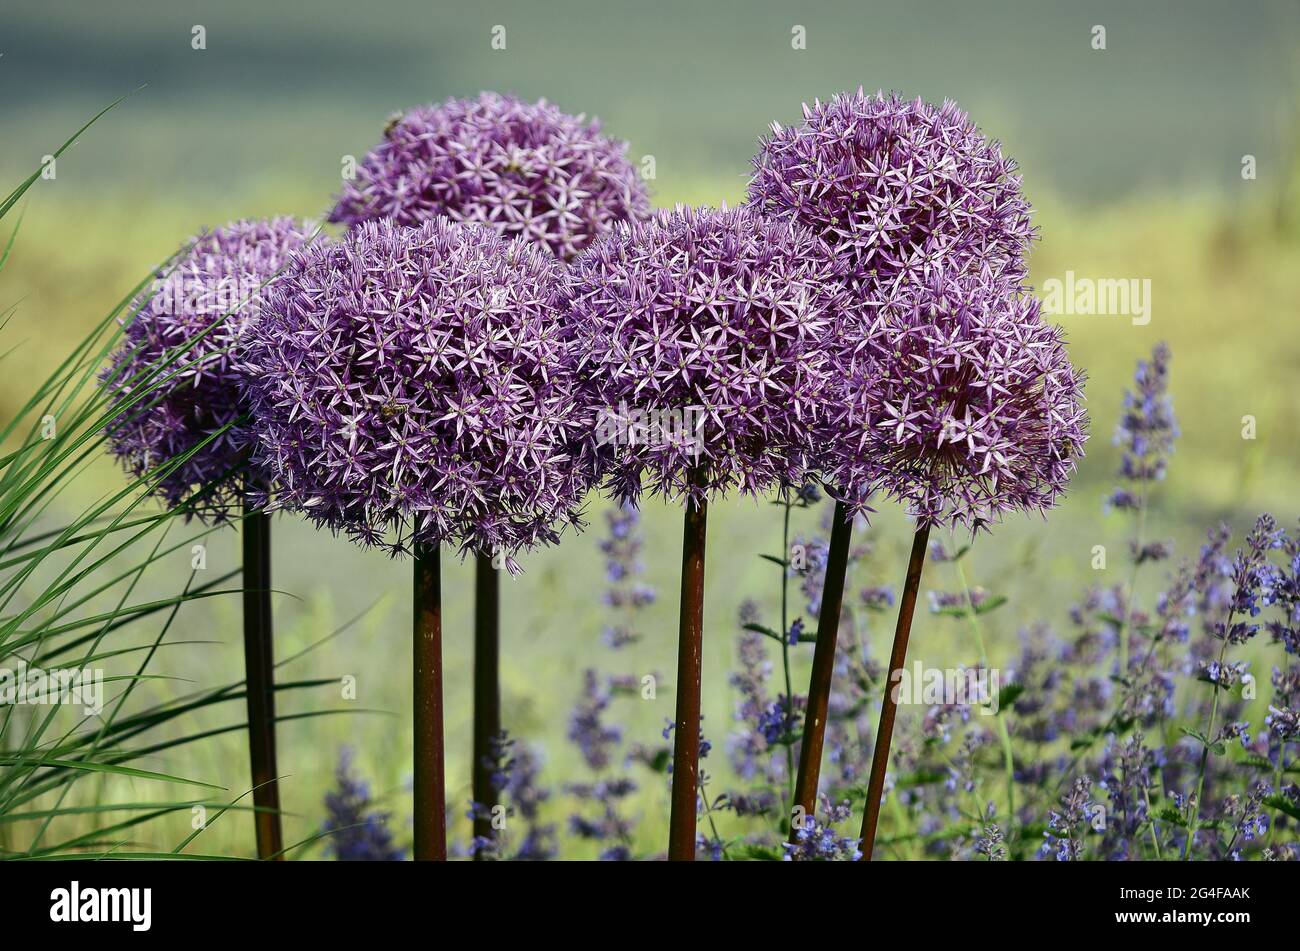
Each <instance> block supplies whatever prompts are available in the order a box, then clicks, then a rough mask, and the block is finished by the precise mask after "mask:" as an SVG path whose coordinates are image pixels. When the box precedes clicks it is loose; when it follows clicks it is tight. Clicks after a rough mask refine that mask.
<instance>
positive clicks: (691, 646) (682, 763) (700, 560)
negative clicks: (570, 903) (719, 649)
mask: <svg viewBox="0 0 1300 951" xmlns="http://www.w3.org/2000/svg"><path fill="white" fill-rule="evenodd" d="M707 519H708V503H707V502H705V501H703V500H701V501H699V502H692V501H687V503H686V516H685V519H684V523H683V531H682V600H681V617H680V630H679V635H678V643H677V712H676V721H675V723H676V726H675V728H674V731H673V790H672V812H671V816H670V819H669V825H668V858H669V860H670V861H674V862H692V861H694V860H695V802H696V797H697V792H696V789H697V786H698V784H699V772H700V669H701V658H700V654H701V651H702V649H703V642H704V636H703V635H704V536H705V526H706V523H707Z"/></svg>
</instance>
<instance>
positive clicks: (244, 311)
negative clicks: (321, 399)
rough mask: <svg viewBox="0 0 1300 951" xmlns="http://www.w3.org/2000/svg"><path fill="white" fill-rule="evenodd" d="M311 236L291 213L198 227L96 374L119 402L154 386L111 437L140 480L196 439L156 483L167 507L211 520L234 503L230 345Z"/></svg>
mask: <svg viewBox="0 0 1300 951" xmlns="http://www.w3.org/2000/svg"><path fill="white" fill-rule="evenodd" d="M316 234H317V228H316V226H315V225H314V224H311V223H303V222H298V221H295V220H293V219H292V218H274V219H271V220H269V221H258V220H250V221H236V222H233V223H231V224H228V225H226V226H224V227H222V228H217V229H215V230H213V231H209V232H203V233H201V234H199V235H197V236H196V237H195V238H193V239H192V240H191V241H190V242H189V243H188V245H187V247H186V250H185V252H184V253H183V254H182V255H181V257H180V258H179V259H178V260H176V261H175V262H174V265H173V266H171V267H170V268H169V269H167V270H160V271H159V272H158V274H157V276H156V277H155V279H154V281H153V283H152V285H151V286H150V287H149V289H148V290H147V291H146V292H145V293H144V294H143V295H142V297H141V299H140V301H139V302H138V303H137V305H136V308H135V309H136V313H135V316H134V317H133V318H132V319H131V320H130V321H129V322H128V323H127V324H126V328H125V330H124V332H123V343H122V347H121V349H120V350H119V351H118V352H117V354H116V355H115V356H114V357H113V360H112V362H111V363H110V365H109V367H108V368H107V369H106V370H105V372H104V374H103V376H102V380H103V383H104V385H105V386H106V387H108V388H109V390H110V391H111V392H112V393H113V395H114V397H115V398H117V399H119V400H126V399H130V398H132V397H134V396H136V395H137V393H139V392H140V391H141V390H148V388H149V387H151V386H153V387H156V388H155V389H152V390H149V391H148V392H146V393H143V394H141V395H140V400H139V402H137V403H135V404H133V405H132V406H130V407H129V408H127V409H125V411H124V414H123V415H122V416H121V417H120V418H118V419H116V420H114V421H113V422H112V423H111V424H110V425H109V427H108V429H107V435H108V439H109V444H110V446H111V448H112V451H113V453H114V455H116V456H117V457H118V459H119V460H120V461H121V462H122V465H123V466H124V467H125V468H126V469H127V471H128V472H130V473H131V474H132V475H134V476H137V477H138V476H143V475H145V474H146V473H148V472H151V471H153V470H155V469H157V468H158V467H159V466H161V465H166V464H167V463H169V462H171V461H172V460H175V459H176V458H177V457H179V456H181V455H183V454H185V453H187V452H190V451H192V450H195V449H196V448H197V447H199V446H202V448H201V449H198V451H196V452H194V454H193V455H191V456H190V457H189V458H188V459H186V460H185V461H184V462H183V463H181V464H180V465H178V466H176V467H175V468H174V469H172V470H171V471H170V472H168V474H167V475H166V476H165V477H164V478H163V479H161V480H160V481H159V483H158V486H157V492H158V494H159V495H160V496H161V497H162V498H164V499H165V500H166V501H167V503H168V504H169V505H172V506H175V505H179V504H181V503H183V502H186V501H189V502H190V503H191V504H192V505H193V510H194V512H195V514H197V515H199V516H200V517H202V518H209V519H214V520H220V519H222V518H225V517H227V516H228V515H229V513H230V512H231V510H232V509H237V508H238V507H239V504H240V497H241V493H242V488H241V485H240V479H239V478H238V475H239V472H240V470H241V469H242V467H243V463H244V461H245V449H246V445H247V441H248V435H247V428H246V427H245V426H244V425H243V423H242V422H241V418H242V417H243V416H244V415H245V412H246V407H245V405H244V403H243V400H242V398H241V396H240V392H239V386H238V379H239V370H238V367H237V362H238V357H237V355H236V353H235V348H236V346H237V345H238V344H239V343H240V341H241V339H242V338H243V336H244V335H245V333H246V331H247V329H248V328H249V327H250V326H251V325H252V324H253V323H255V322H256V321H257V319H258V314H259V312H260V310H261V306H262V302H263V300H264V297H265V291H266V284H267V282H269V281H270V280H271V279H272V278H274V277H275V276H276V275H277V274H278V273H279V272H280V271H281V269H282V268H284V267H286V265H288V263H289V261H290V258H291V257H292V255H293V253H294V252H295V251H298V250H300V249H302V248H304V247H306V246H307V245H308V244H309V243H310V242H311V241H312V240H313V238H314V237H315V235H316Z"/></svg>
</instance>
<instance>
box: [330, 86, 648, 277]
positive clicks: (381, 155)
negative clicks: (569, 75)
mask: <svg viewBox="0 0 1300 951" xmlns="http://www.w3.org/2000/svg"><path fill="white" fill-rule="evenodd" d="M626 152H627V145H626V143H624V142H620V141H617V140H615V139H610V138H608V137H606V136H604V135H602V134H601V132H600V125H599V123H596V122H591V123H589V122H587V121H586V119H585V118H584V117H582V116H571V115H567V114H565V113H563V112H561V111H560V110H559V109H557V108H556V107H555V106H553V105H551V104H550V103H548V102H546V101H545V100H542V101H540V102H537V103H534V104H530V103H526V102H521V101H520V100H518V99H515V98H513V97H511V96H502V95H499V94H497V93H492V92H485V93H483V94H481V95H480V96H479V97H478V98H477V99H449V100H448V101H446V102H444V103H443V104H442V105H438V106H421V107H419V108H416V109H412V110H410V111H409V112H407V113H405V114H404V115H402V116H401V117H400V118H398V119H396V120H395V121H394V122H392V123H391V124H390V125H389V127H388V128H387V130H386V131H385V132H384V140H383V141H382V142H381V143H379V145H377V146H376V147H375V148H374V149H373V150H372V151H371V152H370V154H369V155H367V156H366V157H365V159H364V161H363V162H362V163H361V165H360V167H359V168H358V169H357V177H356V180H355V181H351V182H348V183H347V184H346V186H345V187H344V189H343V193H342V195H340V196H339V200H338V204H337V205H336V206H335V208H334V210H333V212H332V213H331V214H330V221H333V222H343V223H346V224H348V225H355V224H359V223H360V222H363V221H373V220H377V219H379V218H393V219H395V220H396V221H397V222H398V223H399V224H404V225H418V224H419V223H421V222H422V221H425V220H428V219H430V218H434V217H437V216H439V215H445V216H446V217H448V218H451V219H453V220H455V221H471V222H479V223H482V224H485V225H489V226H491V227H492V228H495V229H496V230H497V231H499V232H500V233H501V234H503V235H505V236H507V237H512V238H514V237H518V238H523V239H525V240H527V241H530V242H532V243H535V244H538V245H541V246H543V247H546V248H548V249H549V250H550V251H551V253H552V254H554V255H555V256H556V257H558V258H560V259H561V260H565V261H568V260H571V259H572V258H573V257H575V256H576V255H577V254H578V253H579V252H581V251H582V250H584V249H585V248H586V247H587V246H588V245H590V244H591V243H592V242H593V241H594V240H595V239H596V238H598V237H599V236H601V235H602V234H604V233H606V232H607V231H609V230H610V229H611V228H612V227H613V226H614V225H615V224H617V223H618V222H621V221H632V220H637V219H640V218H644V217H645V216H646V215H647V214H648V212H649V208H650V202H649V199H648V198H647V196H646V189H645V185H644V183H643V182H642V181H641V178H640V176H639V175H638V174H637V172H636V170H635V169H634V168H633V166H632V164H631V163H630V162H629V161H628V159H627V155H626Z"/></svg>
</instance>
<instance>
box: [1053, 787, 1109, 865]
mask: <svg viewBox="0 0 1300 951" xmlns="http://www.w3.org/2000/svg"><path fill="white" fill-rule="evenodd" d="M1098 808H1099V807H1098V805H1097V803H1095V802H1093V801H1092V780H1090V779H1088V777H1086V776H1079V777H1077V778H1076V779H1075V780H1074V782H1073V783H1072V784H1071V786H1070V790H1069V792H1067V793H1066V794H1065V795H1064V796H1062V797H1061V808H1060V809H1054V810H1052V811H1051V812H1050V813H1049V814H1048V817H1047V831H1046V832H1044V833H1043V837H1044V839H1045V840H1046V841H1044V842H1043V845H1042V848H1041V849H1039V853H1038V854H1039V857H1040V858H1041V857H1046V856H1048V855H1051V856H1054V857H1055V858H1056V860H1057V861H1058V862H1076V861H1078V860H1080V859H1082V858H1083V838H1084V836H1086V835H1087V834H1088V829H1089V826H1090V825H1091V823H1092V821H1093V819H1094V818H1095V817H1096V816H1097V810H1098Z"/></svg>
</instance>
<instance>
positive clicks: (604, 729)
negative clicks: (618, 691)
mask: <svg viewBox="0 0 1300 951" xmlns="http://www.w3.org/2000/svg"><path fill="white" fill-rule="evenodd" d="M609 701H610V694H609V691H608V690H606V689H602V687H601V685H600V681H599V678H598V677H597V675H596V671H594V670H587V671H586V673H584V674H583V688H582V696H581V697H580V698H579V700H578V703H577V704H576V705H575V706H574V708H573V712H572V713H571V714H570V715H569V733H568V737H569V739H570V740H571V741H572V742H573V743H575V744H577V746H578V749H579V750H580V751H581V752H582V758H583V760H585V761H586V763H587V765H588V766H589V767H590V768H592V769H594V770H601V769H604V768H605V767H606V766H608V765H609V763H610V756H611V753H612V751H613V749H614V747H616V746H618V744H619V743H621V742H622V740H623V731H622V730H621V729H620V728H619V727H617V726H612V725H608V724H606V723H605V722H604V719H603V716H604V713H605V711H606V709H608V707H609Z"/></svg>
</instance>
